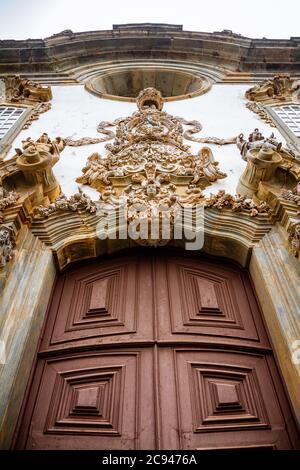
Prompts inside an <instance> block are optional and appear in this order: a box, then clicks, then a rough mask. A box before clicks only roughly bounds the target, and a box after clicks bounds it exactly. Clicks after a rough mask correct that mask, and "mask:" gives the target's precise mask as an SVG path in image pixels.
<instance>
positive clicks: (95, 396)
mask: <svg viewBox="0 0 300 470" xmlns="http://www.w3.org/2000/svg"><path fill="white" fill-rule="evenodd" d="M152 358H153V356H152V351H150V350H147V349H145V350H140V351H131V350H128V351H126V350H125V351H124V350H122V351H109V352H104V351H102V352H97V353H94V354H86V355H77V356H75V355H74V356H73V357H71V356H66V357H64V358H56V359H48V360H45V361H44V363H43V364H42V365H40V382H39V386H38V387H37V390H36V393H37V395H36V400H35V403H34V409H33V414H32V417H31V423H30V428H29V434H28V438H27V440H26V444H25V445H26V448H27V449H138V448H149V449H151V448H155V440H154V397H153V387H151V386H150V387H149V381H150V384H151V383H152V381H153V378H152V377H153V360H152ZM36 380H38V379H36ZM30 406H31V404H30V403H29V408H30ZM141 409H142V410H143V412H142V413H141V411H140V410H141Z"/></svg>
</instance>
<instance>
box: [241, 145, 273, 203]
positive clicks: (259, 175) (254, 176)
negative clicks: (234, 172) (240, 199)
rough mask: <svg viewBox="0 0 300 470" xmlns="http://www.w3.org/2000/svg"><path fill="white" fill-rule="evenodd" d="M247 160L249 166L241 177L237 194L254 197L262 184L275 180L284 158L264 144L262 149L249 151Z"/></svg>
mask: <svg viewBox="0 0 300 470" xmlns="http://www.w3.org/2000/svg"><path fill="white" fill-rule="evenodd" d="M246 160H247V166H246V168H245V170H244V172H243V174H242V175H241V176H240V179H239V183H238V186H237V193H238V194H240V195H242V196H249V197H252V196H253V195H254V194H255V193H256V192H257V190H258V187H259V184H260V182H267V181H270V180H271V179H272V178H273V176H274V173H275V170H276V168H277V167H278V165H279V164H280V163H281V161H282V157H281V155H280V154H279V153H278V152H276V151H275V150H274V149H272V148H270V146H268V145H266V144H264V145H262V147H260V148H253V149H250V150H248V152H247V155H246Z"/></svg>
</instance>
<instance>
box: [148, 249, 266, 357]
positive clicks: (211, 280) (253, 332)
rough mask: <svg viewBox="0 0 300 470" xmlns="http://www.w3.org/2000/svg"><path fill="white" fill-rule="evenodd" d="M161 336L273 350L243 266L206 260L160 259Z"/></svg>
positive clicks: (165, 338)
mask: <svg viewBox="0 0 300 470" xmlns="http://www.w3.org/2000/svg"><path fill="white" fill-rule="evenodd" d="M156 281H157V282H156V284H157V298H158V299H159V302H157V312H158V322H159V328H158V331H159V339H160V340H162V341H163V340H167V339H169V340H172V341H179V342H180V341H195V340H197V341H201V342H203V343H204V342H206V343H210V342H211V343H215V342H216V341H218V342H220V343H223V344H234V343H235V344H241V345H244V346H251V347H261V348H269V343H268V340H267V337H266V335H265V332H264V327H263V325H262V322H261V318H260V312H259V309H258V306H257V304H256V301H255V298H254V297H253V294H252V292H251V288H250V286H249V280H248V279H247V276H246V275H244V274H243V273H242V272H241V271H240V270H238V269H235V268H229V267H228V268H225V267H220V266H218V264H215V265H214V264H212V263H208V262H206V261H203V260H195V259H189V260H187V259H182V258H180V257H169V258H168V259H166V260H161V259H160V260H157V262H156Z"/></svg>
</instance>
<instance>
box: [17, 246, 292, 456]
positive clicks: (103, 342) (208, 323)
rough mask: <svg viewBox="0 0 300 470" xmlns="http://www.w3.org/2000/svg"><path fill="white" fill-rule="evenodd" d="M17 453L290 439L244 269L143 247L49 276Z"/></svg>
mask: <svg viewBox="0 0 300 470" xmlns="http://www.w3.org/2000/svg"><path fill="white" fill-rule="evenodd" d="M24 409H25V412H24V415H23V417H22V421H21V426H20V429H19V433H18V438H17V446H16V447H17V448H27V449H136V448H140V449H211V448H218V449H220V448H221V449H223V448H241V447H242V448H248V447H257V448H274V449H292V448H297V447H298V445H299V441H298V437H297V430H296V428H295V424H294V421H293V417H292V415H291V411H290V408H289V405H288V402H287V399H286V396H285V393H284V390H283V388H282V384H281V381H280V378H279V375H278V371H277V369H276V365H275V362H274V358H273V355H272V350H271V347H270V344H269V341H268V338H267V335H266V332H265V329H264V325H263V323H262V319H261V315H260V311H259V308H258V305H257V302H256V299H255V296H254V293H253V290H252V288H251V285H250V283H249V279H248V277H247V274H246V273H245V272H243V271H241V270H240V269H238V268H236V267H232V266H231V265H229V264H228V265H226V264H224V263H222V264H219V263H217V262H215V261H210V260H209V261H208V260H204V259H201V258H199V257H194V256H193V257H192V256H187V255H184V254H177V253H168V252H163V251H155V252H152V251H151V250H148V251H145V252H137V253H134V254H130V255H128V256H127V255H124V256H117V257H114V258H111V259H106V260H100V259H97V260H96V261H93V262H88V263H86V264H85V265H84V266H82V265H80V266H75V267H72V268H71V269H69V270H68V271H67V272H66V273H64V274H62V275H61V276H60V277H59V279H58V282H57V285H56V289H55V292H54V295H53V299H52V302H51V305H50V308H49V314H48V318H47V321H46V326H45V330H44V336H43V338H42V340H41V344H40V347H39V353H38V361H37V366H36V369H35V372H34V376H33V380H32V384H31V387H30V389H29V394H28V399H27V401H26V405H25V406H24Z"/></svg>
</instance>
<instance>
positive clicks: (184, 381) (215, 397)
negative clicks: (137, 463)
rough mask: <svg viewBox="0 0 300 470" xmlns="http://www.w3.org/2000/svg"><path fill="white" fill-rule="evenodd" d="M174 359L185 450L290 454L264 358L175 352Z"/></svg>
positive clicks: (289, 445)
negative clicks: (261, 449) (265, 449)
mask: <svg viewBox="0 0 300 470" xmlns="http://www.w3.org/2000/svg"><path fill="white" fill-rule="evenodd" d="M174 359H175V371H176V374H177V384H178V406H179V419H180V430H181V431H180V433H181V436H182V447H183V448H184V449H188V448H191V449H194V448H201V447H210V448H213V447H216V448H218V447H221V448H222V447H224V446H225V447H229V446H232V445H234V446H244V445H245V444H246V445H250V444H253V441H255V445H256V446H259V445H263V446H267V445H272V446H273V447H275V448H277V449H291V448H292V445H291V443H290V441H289V437H288V434H287V432H286V427H285V424H284V417H283V415H282V412H281V409H280V403H279V401H278V397H277V394H276V393H275V390H274V387H273V382H272V377H271V374H270V371H269V368H268V363H267V361H266V358H265V357H264V356H261V355H254V354H251V355H250V354H243V353H242V354H241V353H238V352H224V351H199V350H190V351H182V350H176V351H175V354H174ZM191 424H192V426H191Z"/></svg>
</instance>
